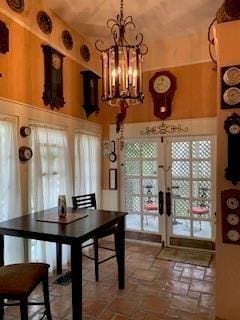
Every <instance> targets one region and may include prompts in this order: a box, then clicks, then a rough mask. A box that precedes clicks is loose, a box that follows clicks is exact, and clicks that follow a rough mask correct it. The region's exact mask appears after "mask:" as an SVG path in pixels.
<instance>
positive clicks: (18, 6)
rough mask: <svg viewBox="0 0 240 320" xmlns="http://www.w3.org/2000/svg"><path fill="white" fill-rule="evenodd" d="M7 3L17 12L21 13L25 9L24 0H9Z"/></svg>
mask: <svg viewBox="0 0 240 320" xmlns="http://www.w3.org/2000/svg"><path fill="white" fill-rule="evenodd" d="M7 4H8V5H9V7H10V8H11V9H12V10H13V11H15V12H18V13H21V12H23V10H24V0H7Z"/></svg>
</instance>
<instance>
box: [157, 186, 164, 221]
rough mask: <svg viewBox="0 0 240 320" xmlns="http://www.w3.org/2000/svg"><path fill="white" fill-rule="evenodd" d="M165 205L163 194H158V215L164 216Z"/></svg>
mask: <svg viewBox="0 0 240 320" xmlns="http://www.w3.org/2000/svg"><path fill="white" fill-rule="evenodd" d="M163 205H164V199H163V192H162V191H159V192H158V213H159V214H160V215H163V213H164V211H163Z"/></svg>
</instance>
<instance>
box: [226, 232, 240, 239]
mask: <svg viewBox="0 0 240 320" xmlns="http://www.w3.org/2000/svg"><path fill="white" fill-rule="evenodd" d="M227 237H228V239H229V240H231V241H234V242H236V241H238V240H239V239H240V234H239V232H238V231H236V230H230V231H228V233H227Z"/></svg>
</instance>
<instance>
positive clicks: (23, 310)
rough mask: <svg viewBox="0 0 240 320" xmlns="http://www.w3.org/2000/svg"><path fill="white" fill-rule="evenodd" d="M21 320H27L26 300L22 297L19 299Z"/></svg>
mask: <svg viewBox="0 0 240 320" xmlns="http://www.w3.org/2000/svg"><path fill="white" fill-rule="evenodd" d="M20 311H21V320H28V300H27V298H22V299H21V300H20Z"/></svg>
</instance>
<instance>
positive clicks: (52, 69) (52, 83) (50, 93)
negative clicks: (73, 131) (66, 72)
mask: <svg viewBox="0 0 240 320" xmlns="http://www.w3.org/2000/svg"><path fill="white" fill-rule="evenodd" d="M42 48H43V53H44V74H45V75H44V78H45V83H44V92H43V101H44V104H45V105H50V107H51V108H52V109H54V108H57V109H59V108H62V107H63V106H64V104H65V102H64V97H63V58H64V56H63V55H62V54H61V53H60V52H58V51H57V50H55V49H53V48H52V47H50V46H49V45H42Z"/></svg>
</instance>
